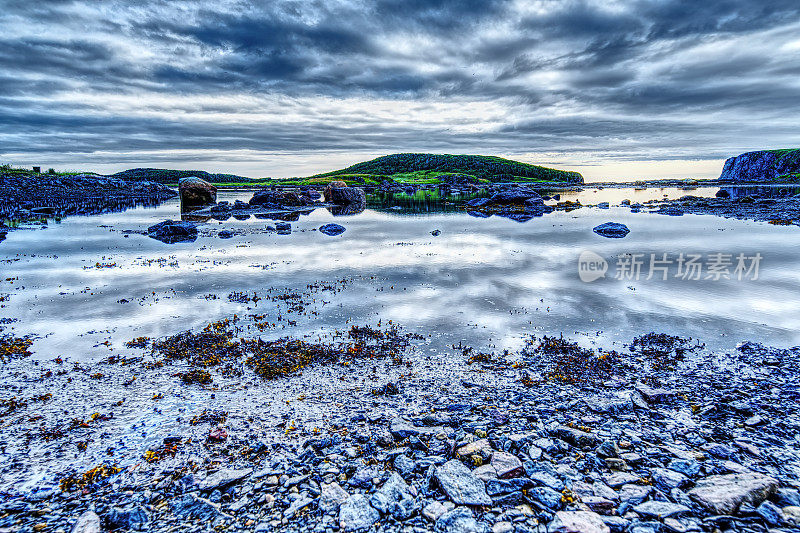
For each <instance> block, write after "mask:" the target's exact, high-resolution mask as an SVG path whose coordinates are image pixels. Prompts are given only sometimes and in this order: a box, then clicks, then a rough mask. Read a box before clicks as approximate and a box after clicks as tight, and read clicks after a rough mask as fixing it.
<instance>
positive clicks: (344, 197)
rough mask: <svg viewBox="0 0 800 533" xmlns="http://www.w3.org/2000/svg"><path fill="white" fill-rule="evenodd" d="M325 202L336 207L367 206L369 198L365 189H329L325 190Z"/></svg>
mask: <svg viewBox="0 0 800 533" xmlns="http://www.w3.org/2000/svg"><path fill="white" fill-rule="evenodd" d="M325 200H326V201H327V202H330V203H332V204H334V205H364V206H366V204H367V196H366V194H364V189H359V188H357V187H327V188H326V189H325Z"/></svg>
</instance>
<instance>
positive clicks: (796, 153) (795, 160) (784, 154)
mask: <svg viewBox="0 0 800 533" xmlns="http://www.w3.org/2000/svg"><path fill="white" fill-rule="evenodd" d="M768 151H769V152H771V153H773V154H775V155H776V156H777V157H778V158H777V159H776V160H775V163H774V164H773V167H774V168H784V169H786V168H790V169H800V149H796V148H795V149H785V150H768ZM778 180H779V181H793V182H794V181H798V180H800V172H794V171H790V172H788V173H787V174H784V175H782V176H780V177H779V178H778Z"/></svg>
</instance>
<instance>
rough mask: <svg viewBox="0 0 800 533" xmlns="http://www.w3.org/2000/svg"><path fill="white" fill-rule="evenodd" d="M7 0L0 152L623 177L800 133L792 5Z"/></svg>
mask: <svg viewBox="0 0 800 533" xmlns="http://www.w3.org/2000/svg"><path fill="white" fill-rule="evenodd" d="M0 6H2V9H0V28H1V29H2V32H1V33H0V162H12V163H15V164H22V165H33V164H40V165H42V166H44V167H50V166H54V167H57V168H60V169H95V170H100V171H106V172H108V171H116V170H121V169H124V168H130V167H135V166H158V167H171V168H187V169H199V168H202V169H206V170H210V171H228V172H234V173H240V174H244V175H248V176H267V175H269V176H277V177H284V176H291V175H304V174H309V173H313V172H318V171H323V170H329V169H332V168H334V167H340V166H345V165H347V164H351V163H354V162H357V161H359V160H363V159H366V158H370V157H375V156H378V155H383V154H386V153H393V152H408V151H425V152H438V153H481V154H496V155H502V156H507V157H513V158H516V159H520V160H523V161H527V162H534V163H540V164H547V165H553V166H558V167H561V168H569V169H575V170H578V171H580V172H582V173H583V174H584V175H585V176H587V178H588V179H601V178H602V179H615V178H616V179H619V178H636V177H676V176H677V177H683V176H715V175H717V174H718V173H719V170H720V168H721V160H722V159H724V158H726V157H728V156H731V155H735V154H738V153H740V152H744V151H748V150H754V149H763V148H783V147H797V146H800V1H798V0H701V1H699V0H622V1H615V0H575V1H572V0H517V1H511V0H509V1H506V0H464V1H450V0H430V1H424V0H376V1H371V2H368V1H359V0H305V1H278V0H270V1H261V2H246V1H237V0H181V1H174V0H164V1H152V2H148V1H143V0H139V1H117V0H104V1H102V2H98V1H83V2H80V1H69V0H38V1H36V2H32V1H31V0H2V1H0Z"/></svg>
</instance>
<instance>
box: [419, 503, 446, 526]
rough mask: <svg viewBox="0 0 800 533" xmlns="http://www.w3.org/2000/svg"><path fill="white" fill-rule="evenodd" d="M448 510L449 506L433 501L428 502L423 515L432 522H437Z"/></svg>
mask: <svg viewBox="0 0 800 533" xmlns="http://www.w3.org/2000/svg"><path fill="white" fill-rule="evenodd" d="M446 512H447V507H445V506H444V505H443V504H442V503H440V502H437V501H435V500H434V501H432V502H430V503H428V504H427V505H426V506H425V507H424V508H423V509H422V516H424V517H425V518H427V519H428V520H430V521H431V522H436V520H438V519H439V517H440V516H442V515H443V514H444V513H446Z"/></svg>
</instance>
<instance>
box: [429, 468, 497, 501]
mask: <svg viewBox="0 0 800 533" xmlns="http://www.w3.org/2000/svg"><path fill="white" fill-rule="evenodd" d="M434 475H435V477H436V481H437V482H438V483H439V486H441V488H442V490H443V491H444V493H445V494H446V495H447V497H448V498H450V500H452V501H453V502H454V503H456V504H458V505H491V504H492V500H491V498H489V495H488V494H486V488H485V486H484V484H483V481H481V480H480V479H478V478H477V477H475V476H474V475H473V474H472V472H470V470H469V469H468V468H467V467H466V466H464V465H463V464H462V463H461V462H460V461H458V460H456V459H452V460H450V461H447V462H446V463H445V464H443V465H442V466H440V467H438V468H436V472H435V474H434Z"/></svg>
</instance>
